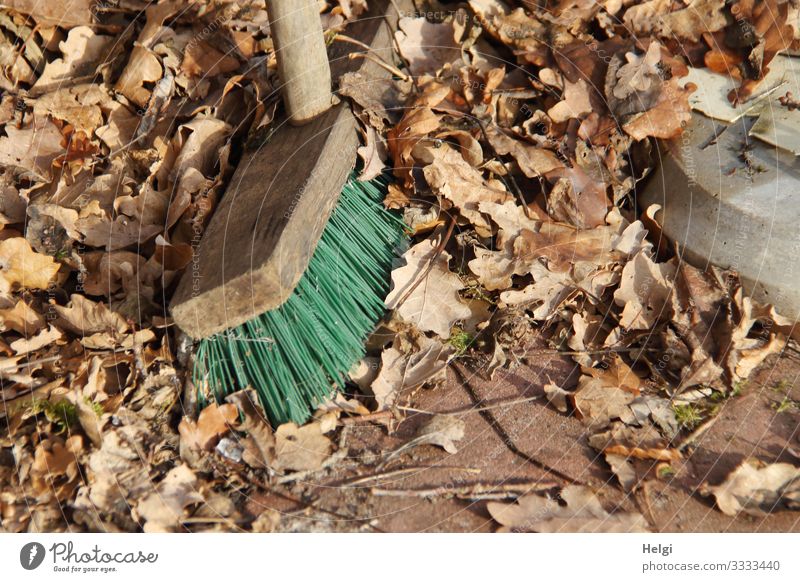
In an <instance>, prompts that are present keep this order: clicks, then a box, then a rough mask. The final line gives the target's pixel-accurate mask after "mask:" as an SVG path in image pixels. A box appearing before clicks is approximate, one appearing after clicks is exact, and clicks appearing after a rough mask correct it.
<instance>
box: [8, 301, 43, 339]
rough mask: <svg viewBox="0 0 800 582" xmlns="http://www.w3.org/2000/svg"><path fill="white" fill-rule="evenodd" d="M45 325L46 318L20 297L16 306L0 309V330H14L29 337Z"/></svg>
mask: <svg viewBox="0 0 800 582" xmlns="http://www.w3.org/2000/svg"><path fill="white" fill-rule="evenodd" d="M42 327H44V319H43V318H42V316H41V315H39V314H38V313H36V311H34V310H33V309H32V308H31V307H29V306H28V304H27V303H25V301H23V300H22V299H20V300H19V301H17V302H16V303H15V304H14V307H9V308H8V309H0V331H7V330H13V331H16V332H18V333H21V334H22V335H24V336H26V337H28V336H29V335H33V334H34V333H36V332H38V331H39V330H41V329H42Z"/></svg>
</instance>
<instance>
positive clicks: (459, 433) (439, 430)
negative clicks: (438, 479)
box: [414, 414, 466, 455]
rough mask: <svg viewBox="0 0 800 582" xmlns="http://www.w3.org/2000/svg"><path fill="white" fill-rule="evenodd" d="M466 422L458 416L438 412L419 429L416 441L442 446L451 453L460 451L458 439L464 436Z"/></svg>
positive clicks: (418, 443) (416, 443)
mask: <svg viewBox="0 0 800 582" xmlns="http://www.w3.org/2000/svg"><path fill="white" fill-rule="evenodd" d="M465 427H466V424H465V423H464V421H463V420H461V419H460V418H458V417H456V416H449V415H444V414H436V415H434V416H432V417H431V418H430V419H429V420H427V421H426V422H425V423H424V424H423V425H422V426H420V427H419V430H417V433H416V435H415V436H414V443H415V445H416V446H419V445H435V446H437V447H442V448H443V449H444V450H445V451H447V452H448V453H450V454H451V455H455V454H456V453H457V452H458V448H456V441H460V440H461V439H462V438H464V428H465Z"/></svg>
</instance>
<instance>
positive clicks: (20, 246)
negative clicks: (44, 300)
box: [0, 237, 59, 293]
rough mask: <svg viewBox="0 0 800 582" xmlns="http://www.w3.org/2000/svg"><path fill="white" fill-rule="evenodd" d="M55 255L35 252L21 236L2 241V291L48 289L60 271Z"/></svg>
mask: <svg viewBox="0 0 800 582" xmlns="http://www.w3.org/2000/svg"><path fill="white" fill-rule="evenodd" d="M58 269H59V264H58V263H57V262H55V260H53V257H51V256H48V255H42V254H39V253H37V252H35V251H34V250H33V249H32V248H31V245H30V244H28V241H27V240H25V239H24V238H21V237H15V238H9V239H6V240H3V241H0V292H1V293H8V292H10V291H12V290H15V289H17V288H24V289H47V288H48V287H49V286H50V283H51V282H52V281H53V279H54V278H55V276H56V273H57V272H58Z"/></svg>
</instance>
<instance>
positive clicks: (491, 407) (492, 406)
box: [396, 394, 542, 416]
mask: <svg viewBox="0 0 800 582" xmlns="http://www.w3.org/2000/svg"><path fill="white" fill-rule="evenodd" d="M541 399H542V395H541V394H540V395H538V396H530V397H528V398H518V399H515V400H509V401H506V402H498V403H496V404H489V405H487V406H481V407H480V408H462V409H460V410H451V411H449V412H436V411H433V410H420V409H419V408H411V407H410V406H398V407H396V408H397V409H398V410H402V411H403V412H416V413H418V414H431V415H434V414H435V415H438V416H461V415H463V414H468V413H470V412H485V411H487V410H496V409H498V408H508V407H509V406H516V405H517V404H525V403H526V402H533V401H534V400H541Z"/></svg>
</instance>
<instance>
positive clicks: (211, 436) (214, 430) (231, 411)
mask: <svg viewBox="0 0 800 582" xmlns="http://www.w3.org/2000/svg"><path fill="white" fill-rule="evenodd" d="M238 419H239V412H238V409H237V408H236V405H234V404H222V405H218V404H217V403H216V402H215V403H212V404H210V405H209V406H207V407H205V408H204V409H203V410H202V411H201V412H200V415H199V416H198V418H197V422H195V421H193V420H191V419H189V418H188V417H184V418H183V419H182V420H181V423H180V425H179V426H178V432H179V433H180V435H181V444H183V442H184V440H185V442H186V445H187V446H189V447H192V448H195V449H198V450H201V451H210V450H211V449H213V448H214V447H215V446H216V444H217V441H219V439H220V437H221V436H222V435H224V434H225V433H227V432H228V431H230V429H231V426H233V425H234V424H236V422H237V420H238Z"/></svg>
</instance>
